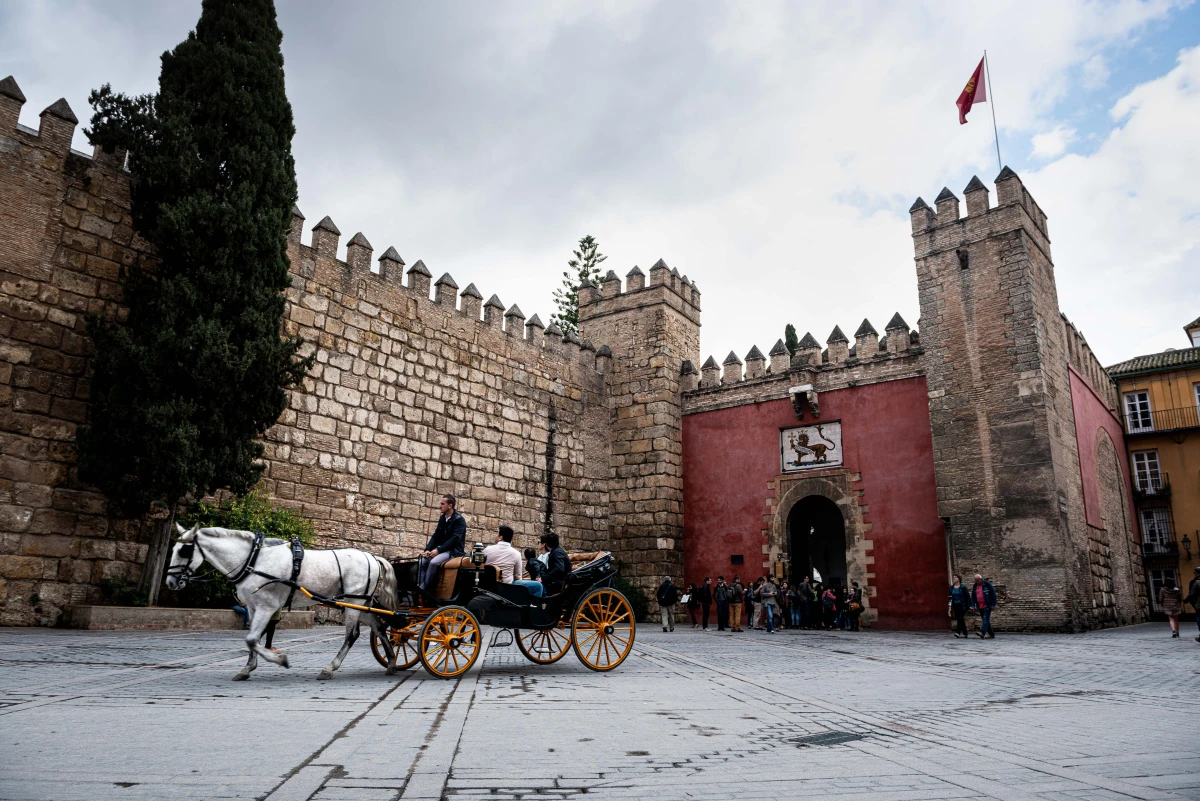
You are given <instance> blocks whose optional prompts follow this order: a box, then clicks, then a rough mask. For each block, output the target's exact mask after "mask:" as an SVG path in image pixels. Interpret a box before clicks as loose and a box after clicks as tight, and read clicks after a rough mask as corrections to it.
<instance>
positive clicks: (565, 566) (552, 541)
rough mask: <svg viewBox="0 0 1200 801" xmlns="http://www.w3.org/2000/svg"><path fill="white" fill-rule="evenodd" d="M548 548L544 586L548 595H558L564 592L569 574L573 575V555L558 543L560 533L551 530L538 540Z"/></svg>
mask: <svg viewBox="0 0 1200 801" xmlns="http://www.w3.org/2000/svg"><path fill="white" fill-rule="evenodd" d="M538 542H540V543H541V544H542V546H543V547H545V549H546V553H547V554H548V557H547V559H546V573H545V575H543V576H542V579H541V581H542V586H544V587H545V588H546V594H547V595H557V594H558V593H560V592H562V588H563V585H564V584H565V583H566V582H567V576H569V575H571V557H569V556H567V552H566V551H564V550H563V549H562V547H561V546H560V545H559V544H558V535H557V534H555V533H553V532H551V533H549V534H543V535H542V536H541V538H540V539H539V540H538Z"/></svg>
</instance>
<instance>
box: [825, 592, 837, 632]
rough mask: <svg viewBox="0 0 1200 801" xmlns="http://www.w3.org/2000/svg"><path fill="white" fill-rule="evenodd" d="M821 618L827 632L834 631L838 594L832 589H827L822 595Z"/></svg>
mask: <svg viewBox="0 0 1200 801" xmlns="http://www.w3.org/2000/svg"><path fill="white" fill-rule="evenodd" d="M821 617H822V621H823V622H824V624H825V631H833V623H834V621H835V620H836V619H837V593H835V592H834V591H833V588H832V587H826V588H825V591H824V592H822V593H821Z"/></svg>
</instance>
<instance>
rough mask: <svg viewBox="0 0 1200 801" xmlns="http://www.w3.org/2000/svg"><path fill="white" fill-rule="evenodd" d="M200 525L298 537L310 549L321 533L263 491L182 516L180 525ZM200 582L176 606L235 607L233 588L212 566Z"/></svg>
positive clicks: (199, 573)
mask: <svg viewBox="0 0 1200 801" xmlns="http://www.w3.org/2000/svg"><path fill="white" fill-rule="evenodd" d="M196 524H199V525H200V527H201V528H210V527H218V528H231V529H237V530H240V531H261V532H263V533H264V534H266V535H267V536H268V537H278V538H279V539H282V540H287V539H291V538H292V537H298V538H299V539H300V542H301V543H303V545H304V547H306V548H310V547H312V546H313V545H316V543H317V532H316V529H315V528H314V527H313V524H312V522H311V521H309V520H305V519H304V518H303V517H301V516H300V514H299V513H298V512H295V511H293V510H291V509H283V508H280V507H278V506H274V505H272V503H271V499H270V497H268V495H267V493H266V492H265V491H264V490H262V489H261V488H255V489H253V490H251V491H250V492H249V493H247V494H246V495H243V496H241V497H240V498H239V497H233V498H231V499H229V500H228V501H226V502H224V503H220V504H210V503H205V502H204V501H201V502H199V503H196V504H194V505H193V506H192V508H191V509H189V510H188V512H187V513H186V514H183V515H180V525H182V526H183V527H184V528H191V527H192V526H194V525H196ZM196 578H197V579H201V581H192V582H189V583H188V585H187V587H185V588H184V589H183V590H182V591H180V592H177V593H175V594H174V595H175V598H174V604H175V605H176V606H187V607H196V608H202V609H219V608H221V607H225V606H232V605H233V604H234V594H233V585H232V584H230V583H229V582H228V581H226V580H225V578H224V576H222V575H221V574H220V573H218V572H217V571H216V570H214V569H213V568H212V567H211V566H209V565H208V564H205V565H204V566H203V567H202V568H200V570H199V571H197V573H196ZM283 578H287V577H286V576H284V577H283Z"/></svg>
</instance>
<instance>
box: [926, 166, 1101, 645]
mask: <svg viewBox="0 0 1200 801" xmlns="http://www.w3.org/2000/svg"><path fill="white" fill-rule="evenodd" d="M964 194H965V196H966V204H967V214H966V216H964V217H960V215H959V200H958V198H957V197H956V196H955V195H954V193H953V192H951V191H950V190H949V189H943V190H942V193H941V194H940V195H938V198H937V201H936V205H937V209H936V211H935V210H933V209H930V208H929V206H928V205H927V204H926V203H925V201H923V200H921V199H919V198H918V200H917V202H916V203H914V204H913V207H912V209H910V213H911V217H912V235H913V242H914V245H915V251H916V268H917V278H918V289H919V292H920V302H921V322H920V328H921V343H922V345H923V346H924V349H925V353H924V356H923V360H924V363H925V370H926V375H927V380H928V388H929V415H930V424H931V427H932V429H933V444H934V465H935V472H936V476H937V488H938V506H939V514H940V515H941V516H942V519H943V520H944V521H945V523H946V537H947V551H948V553H949V558H950V566H951V570H952V572H955V573H960V574H962V575H963V577H964V580H965V581H968V582H969V581H970V576H971V575H973V574H974V573H981V574H983V576H985V577H986V578H989V579H990V580H991V581H992V582H993V583H994V584H995V585H996V588H997V591H998V592H999V593H1000V595H1001V598H1002V605H1003V609H1004V614H1003V617H1002V622H1001V625H1002V626H1005V627H1012V628H1027V629H1042V630H1070V631H1074V630H1080V629H1084V628H1090V627H1092V626H1094V625H1096V623H1095V622H1094V621H1093V620H1091V618H1090V617H1089V614H1090V611H1089V610H1090V607H1091V605H1092V601H1091V598H1092V592H1091V584H1090V582H1091V578H1090V568H1089V557H1088V530H1087V525H1086V522H1085V521H1084V514H1083V490H1082V484H1081V480H1080V468H1079V454H1078V445H1077V442H1076V438H1075V420H1074V413H1073V411H1072V403H1071V387H1070V380H1069V375H1068V370H1067V351H1066V343H1065V341H1064V335H1063V326H1062V325H1061V323H1060V315H1059V308H1058V293H1057V289H1056V286H1055V281H1054V264H1053V262H1052V260H1051V257H1050V238H1049V235H1048V233H1047V228H1046V215H1045V214H1044V213H1043V212H1042V210H1041V209H1040V208H1039V207H1038V205H1037V203H1036V202H1034V200H1033V198H1032V197H1030V195H1029V192H1028V191H1026V189H1025V187H1024V185H1023V184H1022V183H1021V180H1020V178H1018V177H1017V175H1016V173H1014V172H1013V171H1012V170H1010V169H1008V168H1007V167H1006V168H1004V169H1003V170H1002V171H1001V173H1000V175H999V176H997V178H996V195H997V204H996V206H995V207H994V208H989V203H988V190H987V188H986V187H985V186H984V185H983V183H982V182H981V181H980V180H979V179H978V178H972V180H971V182H970V184H968V185H967V187H966V190H965V191H964Z"/></svg>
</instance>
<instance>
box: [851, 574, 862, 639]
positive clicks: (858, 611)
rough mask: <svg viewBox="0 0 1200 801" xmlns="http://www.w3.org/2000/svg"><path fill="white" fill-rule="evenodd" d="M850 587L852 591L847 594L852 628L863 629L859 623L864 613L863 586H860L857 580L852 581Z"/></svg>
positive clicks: (855, 629) (853, 629) (854, 629)
mask: <svg viewBox="0 0 1200 801" xmlns="http://www.w3.org/2000/svg"><path fill="white" fill-rule="evenodd" d="M850 587H851V589H850V593H849V595H848V596H847V598H848V600H849V603H848V604H847V606H848V607H849V609H848V610H847V613H848V614H849V615H850V630H851V631H861V630H862V627H861V626H860V625H859V620H860V619H861V618H862V613H863V602H862V588H861V587H859V586H858V582H857V581H852V582H850Z"/></svg>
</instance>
